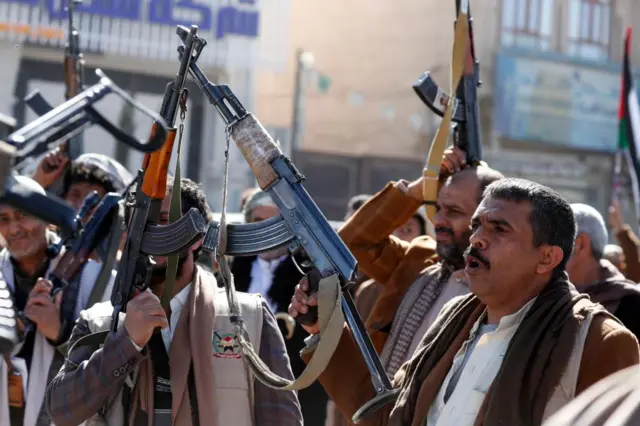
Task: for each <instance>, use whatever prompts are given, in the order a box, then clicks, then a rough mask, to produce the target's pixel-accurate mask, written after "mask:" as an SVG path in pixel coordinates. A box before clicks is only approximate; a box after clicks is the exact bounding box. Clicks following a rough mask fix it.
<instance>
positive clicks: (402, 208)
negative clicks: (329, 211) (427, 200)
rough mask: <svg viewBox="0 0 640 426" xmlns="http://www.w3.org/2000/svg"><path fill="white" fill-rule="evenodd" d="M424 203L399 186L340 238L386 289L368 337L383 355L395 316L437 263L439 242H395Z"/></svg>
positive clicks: (380, 196) (366, 208) (389, 188)
mask: <svg viewBox="0 0 640 426" xmlns="http://www.w3.org/2000/svg"><path fill="white" fill-rule="evenodd" d="M421 206H422V204H421V203H419V202H417V201H416V200H415V199H413V198H411V197H410V196H408V195H407V194H405V193H404V192H403V191H401V190H400V189H398V188H397V187H396V185H395V182H390V183H388V184H387V185H386V186H385V187H384V189H382V191H380V192H378V193H377V194H376V195H375V196H374V197H373V198H371V199H370V200H369V201H367V202H366V203H365V204H364V205H363V206H362V207H360V209H358V211H357V212H356V213H355V214H354V215H353V216H351V218H350V219H349V220H348V221H347V222H346V223H345V224H344V225H343V226H342V228H341V229H340V231H339V232H338V233H339V235H340V237H341V238H342V240H343V241H344V242H345V244H346V245H347V247H348V248H349V250H351V252H352V253H353V255H354V256H355V258H356V259H357V260H358V264H359V267H360V269H361V270H362V271H364V272H365V273H366V274H367V276H369V277H370V278H371V279H373V280H375V281H377V282H378V283H380V284H382V285H383V286H384V288H383V289H382V292H381V294H380V296H379V297H378V299H377V300H376V302H375V304H374V305H373V308H372V310H371V313H370V315H368V317H367V319H366V326H367V331H368V332H369V334H370V335H371V340H372V341H373V344H374V346H375V348H376V350H377V351H378V353H379V352H381V351H382V348H383V347H384V343H385V342H386V340H387V337H388V336H389V331H390V330H391V327H389V325H390V324H391V321H392V320H393V315H394V313H395V312H396V310H397V309H398V306H400V303H401V302H402V298H403V296H404V295H405V293H406V292H407V290H408V288H409V287H410V286H411V284H413V283H414V282H415V280H416V279H417V278H418V277H419V276H420V275H421V274H422V273H423V272H424V271H425V269H427V267H429V266H431V265H433V264H434V263H435V262H437V261H438V258H437V256H436V242H435V240H434V239H433V238H431V237H428V236H422V237H418V238H416V239H414V240H413V241H411V243H408V242H406V241H403V240H400V239H399V238H396V237H394V236H392V235H391V234H392V233H393V231H394V230H395V229H396V228H398V227H399V226H401V225H403V224H404V223H406V222H407V221H408V220H409V219H410V218H411V216H413V215H414V214H415V212H416V210H418V209H419V208H420V207H421Z"/></svg>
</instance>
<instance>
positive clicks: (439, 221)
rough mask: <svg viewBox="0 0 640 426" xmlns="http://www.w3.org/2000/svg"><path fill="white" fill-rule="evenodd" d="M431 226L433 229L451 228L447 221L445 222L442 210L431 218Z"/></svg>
mask: <svg viewBox="0 0 640 426" xmlns="http://www.w3.org/2000/svg"><path fill="white" fill-rule="evenodd" d="M433 226H434V227H435V228H440V227H443V228H450V227H451V226H449V221H448V220H447V218H446V216H445V215H444V213H443V211H442V209H440V210H438V212H437V213H436V215H435V216H434V217H433Z"/></svg>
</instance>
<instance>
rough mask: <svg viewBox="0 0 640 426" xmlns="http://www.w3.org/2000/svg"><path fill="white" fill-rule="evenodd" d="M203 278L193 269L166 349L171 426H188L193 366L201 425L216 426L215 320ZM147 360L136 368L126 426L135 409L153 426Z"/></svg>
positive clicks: (209, 287)
mask: <svg viewBox="0 0 640 426" xmlns="http://www.w3.org/2000/svg"><path fill="white" fill-rule="evenodd" d="M206 276H207V274H206V273H202V272H200V271H199V268H196V273H195V276H194V280H193V283H192V284H191V291H190V292H189V299H188V302H187V304H186V305H185V307H184V310H183V311H182V313H181V315H180V319H179V320H178V325H177V326H176V331H175V333H174V335H173V339H172V340H171V345H170V348H169V368H170V371H171V396H172V406H171V421H172V424H173V426H192V424H191V423H192V420H191V419H192V417H191V415H192V413H191V404H190V400H189V391H188V387H187V377H188V374H189V368H190V366H191V362H193V368H194V376H195V385H196V386H195V387H196V393H197V395H198V402H199V403H198V415H199V418H200V419H202V422H203V424H206V425H207V426H216V425H215V424H214V423H212V422H213V419H215V418H216V405H215V401H216V398H215V395H214V377H213V356H212V351H213V349H212V346H211V344H212V343H211V342H212V341H213V324H214V319H215V308H214V300H213V298H214V291H215V283H212V282H210V281H209V280H206V279H205V278H206ZM151 366H152V365H151V359H150V357H149V356H147V358H146V359H145V360H144V361H142V363H141V364H140V370H139V371H140V373H139V376H138V381H137V386H136V387H135V389H134V392H133V400H132V401H133V403H132V409H131V417H130V420H129V424H130V426H133V424H134V421H135V416H136V414H137V412H138V407H139V408H140V409H142V411H145V412H146V413H147V418H148V424H149V426H153V411H154V407H153V396H154V380H153V373H152V369H151Z"/></svg>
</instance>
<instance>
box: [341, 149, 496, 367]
mask: <svg viewBox="0 0 640 426" xmlns="http://www.w3.org/2000/svg"><path fill="white" fill-rule="evenodd" d="M465 158H466V153H465V152H464V151H462V150H460V149H458V148H454V149H451V150H448V151H447V152H446V153H445V155H444V157H443V162H442V167H441V175H443V176H445V178H444V179H443V181H442V182H443V183H442V185H441V189H440V191H439V193H438V200H437V202H438V213H437V214H436V216H435V217H434V220H433V225H434V228H435V234H436V241H434V240H433V238H431V237H429V236H426V235H425V236H420V237H418V238H414V239H413V240H412V241H411V242H406V241H402V240H400V239H399V238H397V237H395V236H393V235H392V233H393V232H394V231H396V230H397V229H398V227H400V226H402V225H403V224H405V223H406V222H407V221H408V220H410V219H411V218H412V217H413V216H414V215H415V213H416V211H418V209H421V208H422V207H423V195H422V186H423V185H422V178H420V179H417V180H415V181H414V182H411V183H409V182H407V181H404V180H403V181H399V182H391V183H389V184H387V186H386V187H385V188H384V189H383V190H382V191H380V192H379V193H378V194H376V195H375V196H374V197H373V198H372V199H371V200H369V201H368V202H367V203H365V204H364V205H363V206H362V207H361V208H360V209H359V210H358V211H357V212H356V213H355V214H354V215H353V216H352V217H351V219H349V220H348V221H347V222H346V223H345V225H344V226H343V227H342V229H341V230H340V232H339V235H340V237H341V238H342V240H343V241H344V242H345V244H346V245H347V247H349V249H350V250H351V252H352V253H353V255H354V256H355V257H356V259H357V260H358V267H359V269H361V270H362V271H364V272H365V273H366V274H367V275H368V276H369V277H370V278H371V279H374V280H375V281H376V282H378V283H380V284H381V285H383V286H384V288H383V290H382V292H381V294H380V296H379V297H378V299H377V300H376V302H375V304H374V306H373V308H372V309H371V313H370V314H369V315H368V317H367V320H366V326H367V331H368V332H369V334H370V335H371V339H372V341H373V344H374V347H375V348H376V350H377V351H378V353H380V354H381V359H382V362H383V365H384V367H385V369H386V371H387V373H388V374H389V376H390V377H393V375H394V374H395V373H396V371H397V370H398V369H399V368H400V366H401V365H402V364H403V363H404V362H405V361H406V360H408V359H409V358H410V357H411V356H412V354H413V352H414V351H415V348H416V347H417V345H418V343H419V342H420V338H421V336H422V335H423V334H424V333H425V332H426V331H427V329H428V328H429V327H430V326H431V324H432V323H433V321H434V320H435V318H436V317H437V315H438V313H439V312H440V309H442V307H443V306H444V304H445V303H446V302H448V301H449V300H451V299H452V298H453V297H456V296H459V295H462V294H467V293H468V292H469V289H468V284H467V283H466V277H465V274H464V271H463V270H462V269H463V268H464V260H463V257H462V254H463V252H464V250H465V248H466V247H467V246H468V245H469V235H470V234H471V231H470V219H471V216H472V215H473V212H474V211H475V209H476V207H477V206H478V203H479V202H480V199H481V197H482V191H483V189H484V188H485V187H486V186H487V185H489V184H490V183H491V182H494V181H496V180H498V179H501V178H502V177H503V176H502V174H500V173H499V172H497V171H495V170H493V169H490V168H489V167H487V166H484V165H480V166H477V167H466V162H465ZM465 167H466V168H465ZM472 195H475V196H472Z"/></svg>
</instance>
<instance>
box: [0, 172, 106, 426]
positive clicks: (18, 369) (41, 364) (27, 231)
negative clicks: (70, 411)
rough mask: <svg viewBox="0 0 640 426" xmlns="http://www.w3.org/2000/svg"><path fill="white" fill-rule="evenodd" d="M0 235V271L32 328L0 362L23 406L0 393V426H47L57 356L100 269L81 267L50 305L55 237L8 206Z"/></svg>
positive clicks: (2, 376) (32, 185) (0, 216)
mask: <svg viewBox="0 0 640 426" xmlns="http://www.w3.org/2000/svg"><path fill="white" fill-rule="evenodd" d="M16 181H17V182H18V183H19V184H21V185H22V186H24V187H27V188H29V189H30V190H31V191H34V192H39V193H41V194H44V193H45V191H44V189H43V188H42V187H41V186H40V185H38V184H37V183H36V182H35V181H33V180H31V179H29V178H27V177H24V176H17V177H16ZM0 234H1V235H2V237H3V238H4V240H5V241H6V248H5V249H3V250H2V252H0V272H2V276H3V279H4V280H5V281H6V282H7V285H8V287H9V289H10V291H11V294H12V296H13V299H14V303H15V306H16V309H17V311H21V312H23V313H24V315H25V316H26V317H27V318H28V319H30V320H31V321H33V322H34V323H35V326H36V327H35V329H32V330H31V331H27V332H26V335H24V334H23V336H22V339H23V340H22V342H21V343H20V344H19V345H18V346H17V347H16V348H15V350H14V353H13V354H12V355H13V356H12V357H11V359H10V360H9V361H8V362H7V360H6V359H5V360H2V359H0V380H2V381H3V383H7V380H11V379H12V378H13V379H15V377H16V376H17V375H18V374H19V375H21V376H22V377H23V379H24V380H23V381H22V382H20V381H17V382H15V381H14V382H13V383H14V384H17V385H18V388H15V389H14V390H16V391H17V393H18V395H22V397H21V398H20V399H21V400H22V402H20V403H15V404H14V403H11V406H9V401H8V400H7V394H6V392H0V424H2V425H9V424H10V425H12V426H14V425H15V426H17V425H23V424H24V425H38V426H40V425H42V426H44V425H49V424H50V420H49V416H48V414H47V412H46V410H45V409H44V406H43V401H44V390H45V388H46V386H47V383H49V381H50V380H51V378H53V376H54V375H55V374H56V373H57V372H58V370H59V369H60V366H61V365H62V363H63V361H64V356H63V354H62V353H61V352H63V351H64V344H65V343H66V341H67V339H68V338H69V336H70V334H71V330H72V328H73V323H74V322H75V320H76V318H78V316H79V314H80V311H81V310H82V309H84V308H86V305H87V302H88V300H89V298H90V297H91V293H92V291H93V286H94V283H95V280H96V278H97V276H98V273H99V272H100V267H99V265H98V264H96V263H94V262H92V261H89V262H88V263H86V264H85V266H84V268H83V270H82V272H81V274H80V276H78V277H77V278H76V279H74V280H72V281H71V282H70V283H68V285H67V286H66V287H65V289H64V291H62V292H60V293H58V295H57V297H56V299H55V300H53V299H52V297H51V289H52V288H51V282H50V281H48V280H46V279H43V278H47V276H48V274H49V273H50V272H51V271H52V270H54V268H55V266H56V264H57V263H58V261H59V260H60V258H61V257H62V255H63V254H60V255H58V256H55V255H54V254H53V252H51V251H50V250H49V246H50V245H51V244H53V243H55V242H58V241H59V238H58V236H57V235H55V234H54V233H53V232H51V231H49V230H48V227H47V224H46V223H43V222H42V221H40V220H39V219H37V218H35V217H32V216H30V215H28V214H26V213H24V212H22V211H20V210H16V209H14V208H13V207H10V206H8V205H0ZM110 284H112V283H110ZM110 291H111V290H110V289H109V285H107V289H106V291H104V292H103V294H102V295H97V297H98V299H97V300H105V299H106V297H108V295H109V294H110ZM105 296H106V297H105ZM18 327H19V330H20V332H21V333H23V332H24V331H25V330H24V324H22V322H21V321H18ZM20 383H22V386H20ZM2 386H4V385H2ZM12 399H13V396H12ZM9 419H10V420H9Z"/></svg>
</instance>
